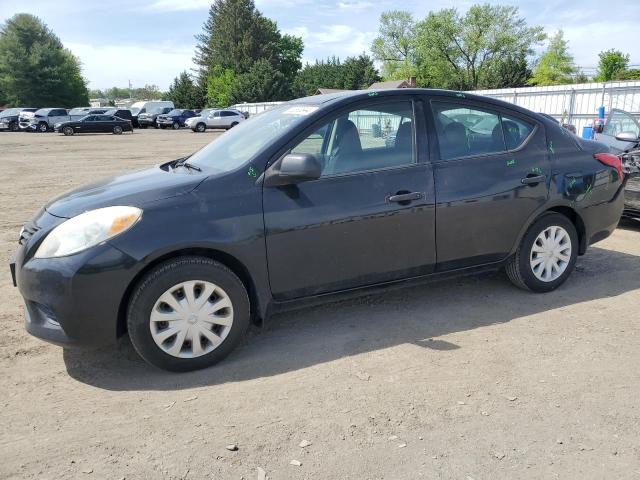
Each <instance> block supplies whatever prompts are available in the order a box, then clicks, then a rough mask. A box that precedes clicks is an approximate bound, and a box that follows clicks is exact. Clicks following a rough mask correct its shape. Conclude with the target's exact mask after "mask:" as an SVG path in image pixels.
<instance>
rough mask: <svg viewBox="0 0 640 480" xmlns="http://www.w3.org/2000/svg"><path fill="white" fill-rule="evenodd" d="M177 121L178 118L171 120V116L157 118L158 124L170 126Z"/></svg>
mask: <svg viewBox="0 0 640 480" xmlns="http://www.w3.org/2000/svg"><path fill="white" fill-rule="evenodd" d="M175 121H177V120H171V119H170V118H163V119H160V120H157V122H158V125H168V126H171V125H173V122H175ZM178 123H179V122H178Z"/></svg>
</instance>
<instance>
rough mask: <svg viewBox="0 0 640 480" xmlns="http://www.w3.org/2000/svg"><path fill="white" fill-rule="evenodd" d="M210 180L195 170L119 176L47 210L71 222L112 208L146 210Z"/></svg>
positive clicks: (61, 198) (85, 188)
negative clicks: (154, 204) (105, 208)
mask: <svg viewBox="0 0 640 480" xmlns="http://www.w3.org/2000/svg"><path fill="white" fill-rule="evenodd" d="M206 177H207V176H206V175H204V174H202V173H199V172H195V171H193V170H186V169H182V168H180V169H178V170H175V171H174V170H171V169H170V168H166V167H162V168H161V167H160V166H157V167H154V168H150V169H147V170H141V171H138V172H133V173H128V174H125V175H118V176H115V177H111V178H107V179H105V180H102V181H100V182H96V183H93V184H90V185H86V186H83V187H80V188H77V189H75V190H71V191H69V192H66V193H63V194H62V195H60V196H59V197H57V198H55V199H54V200H52V201H51V202H49V203H48V204H47V205H46V206H45V209H46V210H47V212H49V213H51V214H52V215H55V216H57V217H63V218H71V217H74V216H76V215H78V214H80V213H83V212H86V211H88V210H93V209H96V208H102V207H109V206H112V205H127V206H136V207H143V206H144V205H145V204H146V203H149V202H153V201H156V200H161V199H163V198H168V197H174V196H177V195H182V194H185V193H188V192H190V191H192V190H193V189H194V188H196V187H197V186H198V185H199V184H200V183H201V182H202V181H203V180H204V179H205V178H206Z"/></svg>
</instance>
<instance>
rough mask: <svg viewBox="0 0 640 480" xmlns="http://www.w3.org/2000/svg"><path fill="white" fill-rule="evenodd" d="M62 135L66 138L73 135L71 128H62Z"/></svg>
mask: <svg viewBox="0 0 640 480" xmlns="http://www.w3.org/2000/svg"><path fill="white" fill-rule="evenodd" d="M62 133H64V134H65V135H66V136H67V137H68V136H69V135H73V128H71V127H64V128H63V129H62Z"/></svg>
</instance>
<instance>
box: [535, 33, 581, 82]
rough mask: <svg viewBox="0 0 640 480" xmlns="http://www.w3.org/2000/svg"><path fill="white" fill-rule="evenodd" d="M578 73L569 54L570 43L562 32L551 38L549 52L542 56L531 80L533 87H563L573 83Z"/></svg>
mask: <svg viewBox="0 0 640 480" xmlns="http://www.w3.org/2000/svg"><path fill="white" fill-rule="evenodd" d="M576 73H578V71H577V69H576V67H575V66H574V64H573V57H572V56H571V54H570V53H569V47H568V42H567V41H566V40H565V39H564V34H563V32H562V30H558V32H557V33H556V34H555V35H554V36H553V37H551V40H550V41H549V46H548V47H547V50H546V51H545V52H544V53H543V54H542V56H541V57H540V59H539V60H538V63H537V64H536V66H535V68H534V69H533V76H532V77H531V79H530V80H529V83H530V84H531V85H563V84H567V83H572V81H573V78H572V77H573V75H575V74H576Z"/></svg>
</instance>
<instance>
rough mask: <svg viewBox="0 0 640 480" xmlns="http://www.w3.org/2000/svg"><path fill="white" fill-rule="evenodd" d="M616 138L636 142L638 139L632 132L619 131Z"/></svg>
mask: <svg viewBox="0 0 640 480" xmlns="http://www.w3.org/2000/svg"><path fill="white" fill-rule="evenodd" d="M616 140H620V141H621V142H637V141H639V139H638V136H637V135H636V134H635V133H633V132H620V133H619V134H617V135H616Z"/></svg>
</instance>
